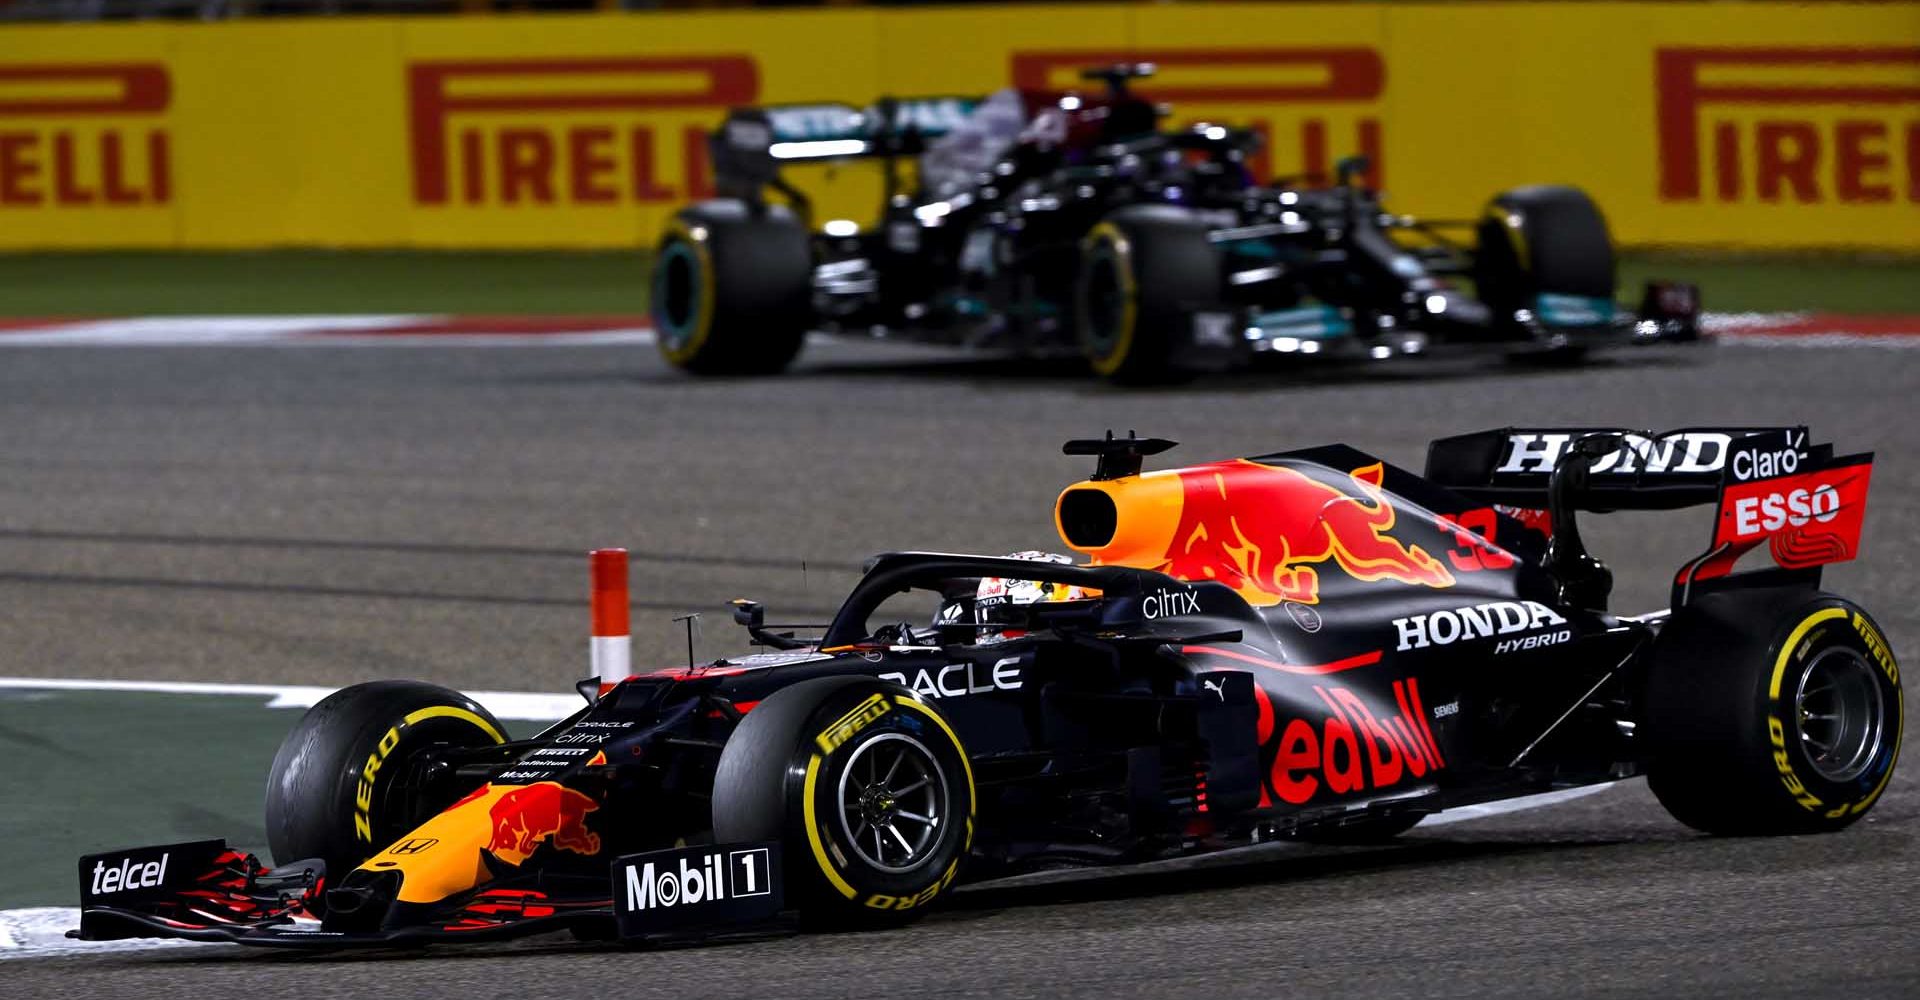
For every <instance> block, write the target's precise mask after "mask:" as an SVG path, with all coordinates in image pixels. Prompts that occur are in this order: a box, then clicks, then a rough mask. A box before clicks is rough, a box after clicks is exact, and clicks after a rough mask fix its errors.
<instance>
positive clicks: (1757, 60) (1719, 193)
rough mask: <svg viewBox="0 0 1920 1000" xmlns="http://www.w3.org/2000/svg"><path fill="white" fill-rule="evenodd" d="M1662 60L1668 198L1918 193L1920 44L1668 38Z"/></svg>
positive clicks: (1917, 198) (1659, 85) (1841, 198)
mask: <svg viewBox="0 0 1920 1000" xmlns="http://www.w3.org/2000/svg"><path fill="white" fill-rule="evenodd" d="M1654 65H1655V69H1654V75H1655V87H1656V89H1657V93H1658V114H1659V130H1660V133H1659V134H1660V197H1661V199H1662V200H1664V201H1701V200H1703V199H1704V198H1708V197H1711V198H1712V199H1713V200H1715V201H1721V202H1739V201H1746V200H1750V199H1757V200H1758V201H1761V202H1781V201H1789V200H1791V201H1793V202H1799V203H1821V202H1841V203H1874V202H1891V201H1894V200H1895V199H1896V198H1903V199H1904V200H1906V201H1908V202H1920V46H1886V47H1879V46H1874V47H1828V46H1770V47H1715V48H1662V49H1659V50H1658V51H1657V52H1656V53H1655V56H1654ZM1703 134H1704V135H1707V136H1710V138H1708V139H1707V141H1706V143H1705V148H1704V149H1703V143H1702V137H1703ZM1902 161H1904V164H1903V163H1902ZM1709 176H1710V177H1711V178H1712V181H1711V187H1709V185H1708V180H1707V178H1708V177H1709Z"/></svg>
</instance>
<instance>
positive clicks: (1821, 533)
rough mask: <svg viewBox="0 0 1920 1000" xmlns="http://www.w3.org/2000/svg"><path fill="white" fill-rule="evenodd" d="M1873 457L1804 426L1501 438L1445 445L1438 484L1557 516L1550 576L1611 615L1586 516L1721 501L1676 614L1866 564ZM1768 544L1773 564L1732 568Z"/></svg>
mask: <svg viewBox="0 0 1920 1000" xmlns="http://www.w3.org/2000/svg"><path fill="white" fill-rule="evenodd" d="M1872 472H1873V455H1872V454H1871V453H1866V454H1859V455H1846V456H1836V455H1834V453H1833V446H1832V445H1830V444H1819V445H1815V444H1810V443H1809V438H1808V434H1807V429H1806V428H1805V427H1804V426H1795V427H1738V428H1688V429H1684V430H1677V431H1668V432H1666V433H1664V434H1649V433H1644V432H1636V431H1626V430H1617V429H1611V430H1610V429H1596V428H1584V429H1553V430H1535V429H1525V428H1514V427H1508V428H1502V429H1499V430H1490V431H1480V432H1477V433H1474V434H1463V435H1460V436H1458V437H1451V438H1442V439H1440V440H1438V441H1435V442H1433V444H1432V445H1430V446H1429V447H1428V451H1427V472H1426V476H1427V478H1428V479H1429V480H1431V481H1432V482H1434V483H1436V484H1439V485H1441V486H1445V487H1449V488H1451V489H1453V490H1454V491H1455V492H1457V493H1461V494H1463V495H1465V496H1468V497H1470V498H1473V499H1477V500H1481V501H1485V502H1491V503H1497V504H1512V505H1515V506H1518V507H1522V508H1530V509H1539V508H1543V507H1544V508H1546V509H1547V510H1548V512H1549V525H1548V530H1550V531H1551V532H1552V534H1553V538H1554V543H1553V546H1552V547H1551V548H1550V549H1549V550H1548V554H1547V568H1548V569H1549V570H1550V571H1552V572H1553V573H1554V574H1555V576H1556V577H1558V578H1559V579H1560V580H1561V583H1562V590H1563V594H1564V595H1565V596H1568V597H1569V598H1570V599H1573V600H1578V601H1580V602H1581V603H1583V604H1584V605H1586V606H1594V607H1597V606H1600V605H1601V604H1603V603H1604V601H1605V595H1606V591H1607V589H1608V587H1609V586H1610V584H1611V574H1609V573H1607V572H1606V569H1605V567H1604V566H1601V565H1600V564H1599V562H1598V561H1597V560H1594V559H1593V558H1592V557H1591V556H1589V555H1588V554H1587V553H1586V551H1585V549H1584V547H1583V546H1582V545H1581V542H1580V536H1579V532H1578V529H1577V528H1576V527H1575V525H1574V517H1573V514H1574V511H1576V510H1584V511H1595V512H1605V511H1612V510H1672V509H1676V508H1680V507H1690V506H1697V505H1701V504H1707V503H1713V504H1715V505H1716V506H1717V508H1718V512H1717V516H1716V518H1715V522H1714V534H1713V540H1712V543H1711V544H1710V545H1709V546H1708V548H1707V550H1706V551H1705V552H1703V553H1701V554H1700V555H1699V556H1698V557H1696V558H1694V559H1693V560H1691V561H1689V562H1688V563H1687V564H1686V565H1685V566H1683V567H1681V569H1680V571H1679V572H1678V573H1677V574H1676V575H1675V577H1674V583H1673V606H1674V607H1680V606H1681V605H1684V604H1686V603H1687V601H1688V600H1690V599H1692V598H1695V597H1698V596H1699V595H1701V594H1702V593H1705V592H1708V591H1710V590H1717V589H1724V588H1726V587H1729V586H1738V585H1741V584H1745V583H1771V582H1794V583H1800V584H1805V585H1817V584H1818V582H1819V579H1820V567H1822V566H1824V565H1826V564H1828V563H1835V562H1844V561H1847V560H1850V559H1852V558H1854V556H1855V555H1856V554H1857V553H1858V552H1859V548H1860V532H1861V527H1862V522H1863V520H1864V518H1865V514H1866V504H1867V487H1868V484H1869V481H1870V479H1871V476H1872ZM1762 545H1765V546H1766V548H1767V551H1768V553H1769V554H1770V555H1771V556H1772V561H1773V563H1774V567H1773V568H1771V569H1763V570H1758V571H1755V572H1752V573H1745V574H1741V575H1740V577H1739V578H1736V577H1735V575H1734V573H1733V568H1734V564H1735V563H1737V562H1738V561H1739V560H1740V558H1741V557H1742V556H1744V555H1745V554H1747V553H1748V552H1751V551H1753V550H1754V549H1757V548H1759V547H1761V546H1762Z"/></svg>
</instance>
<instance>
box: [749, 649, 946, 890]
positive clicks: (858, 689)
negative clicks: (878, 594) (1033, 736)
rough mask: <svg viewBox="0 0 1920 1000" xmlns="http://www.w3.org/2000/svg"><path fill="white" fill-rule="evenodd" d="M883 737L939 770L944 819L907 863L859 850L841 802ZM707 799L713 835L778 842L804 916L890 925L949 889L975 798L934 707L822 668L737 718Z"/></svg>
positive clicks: (897, 689)
mask: <svg viewBox="0 0 1920 1000" xmlns="http://www.w3.org/2000/svg"><path fill="white" fill-rule="evenodd" d="M883 745H897V746H911V747H914V748H919V749H924V750H925V751H926V753H927V755H928V756H929V758H930V759H931V761H932V763H933V764H934V766H935V767H936V768H937V770H938V777H937V780H936V782H935V786H936V787H938V788H939V789H940V790H941V791H940V792H939V794H938V799H937V806H938V809H939V810H940V813H941V815H940V823H939V825H938V827H937V828H936V831H935V832H934V833H933V834H932V835H931V836H930V838H929V839H928V841H927V844H926V846H925V848H924V849H923V850H922V851H921V852H920V854H919V855H917V857H919V858H923V859H924V860H919V861H917V862H916V863H913V864H912V865H911V866H910V867H907V868H906V870H894V871H890V870H883V869H882V868H881V867H878V866H876V865H874V864H872V863H870V860H869V856H870V855H871V854H872V853H873V852H872V851H871V850H868V851H865V852H863V851H861V850H856V849H855V848H854V845H853V844H852V843H851V842H850V836H851V831H850V830H849V829H848V821H847V820H846V819H845V813H844V812H843V810H842V809H841V805H840V801H841V796H842V794H843V792H844V791H845V789H847V788H849V787H852V786H851V785H849V784H843V782H842V779H843V778H845V777H848V768H849V766H850V765H858V764H859V763H860V762H862V761H864V760H866V759H867V756H868V754H870V753H871V752H872V751H873V750H874V748H876V747H878V746H883ZM919 749H915V750H914V751H913V752H914V753H916V754H917V753H918V752H919ZM713 807H714V839H715V840H716V841H717V842H720V843H734V842H750V841H754V840H779V841H781V842H782V843H783V845H784V847H785V850H786V858H787V860H786V862H785V864H786V872H787V891H788V894H789V895H788V898H789V899H790V900H791V901H793V902H794V903H795V905H797V906H798V908H799V910H800V915H801V919H802V920H803V921H804V922H805V923H807V924H809V925H812V926H848V925H854V926H891V925H899V924H904V923H907V922H909V921H911V920H913V919H915V918H917V917H919V916H920V915H921V914H923V913H925V912H926V911H927V910H928V909H929V908H930V907H931V906H932V904H934V903H935V902H936V901H938V900H939V899H941V898H943V897H944V896H945V894H946V893H947V892H948V891H950V890H951V888H952V887H953V885H954V883H955V880H956V878H957V877H958V875H959V872H960V868H961V865H962V864H963V862H964V861H965V859H966V855H967V852H968V851H969V850H970V849H971V847H972V843H973V835H974V815H975V809H976V801H975V789H974V784H973V774H972V770H971V766H970V764H969V763H968V760H967V756H966V751H965V749H964V748H963V747H962V746H961V744H960V741H959V737H958V735H957V734H956V733H955V732H954V730H953V728H952V726H951V725H950V724H949V723H948V722H947V720H946V719H945V718H944V717H943V716H942V715H941V714H940V712H939V710H938V709H937V708H935V707H934V706H933V705H931V704H929V703H927V702H925V701H923V700H921V699H920V698H919V697H918V696H917V695H915V694H913V693H912V692H911V691H909V690H908V689H907V688H905V687H903V686H901V685H898V684H893V683H889V682H885V681H878V680H875V679H873V678H869V677H828V678H819V679H816V680H811V681H804V682H802V683H799V684H796V685H794V686H792V687H789V688H784V689H782V690H780V691H779V692H776V693H775V694H774V695H772V696H771V697H769V698H767V699H766V700H765V701H763V702H761V703H760V704H759V705H758V706H757V707H755V708H754V710H753V711H752V712H751V713H750V714H749V715H748V716H747V718H746V719H744V720H742V722H741V725H740V727H739V728H738V729H737V730H735V732H734V734H733V736H732V737H731V738H730V739H729V740H728V742H727V746H726V749H725V750H724V751H723V752H722V754H721V760H720V765H719V768H718V770H717V772H716V775H715V780H714V795H713ZM870 846H871V845H869V847H870ZM895 860H896V861H897V860H898V859H895Z"/></svg>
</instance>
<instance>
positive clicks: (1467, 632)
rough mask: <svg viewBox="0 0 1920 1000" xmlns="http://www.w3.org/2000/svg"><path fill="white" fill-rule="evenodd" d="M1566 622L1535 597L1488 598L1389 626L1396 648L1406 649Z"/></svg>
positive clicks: (1409, 617) (1405, 619)
mask: <svg viewBox="0 0 1920 1000" xmlns="http://www.w3.org/2000/svg"><path fill="white" fill-rule="evenodd" d="M1566 623H1567V620H1566V619H1565V618H1562V617H1560V615H1559V613H1558V612H1556V611H1554V610H1553V609H1552V608H1549V607H1547V606H1546V605H1544V604H1541V603H1540V602H1538V601H1489V602H1487V603H1485V604H1476V605H1474V606H1472V607H1470V608H1455V609H1453V610H1451V611H1434V612H1431V613H1429V614H1424V615H1410V616H1408V617H1406V618H1395V619H1394V620H1393V627H1394V628H1396V629H1398V630H1399V631H1400V645H1399V647H1398V648H1400V649H1402V650H1408V649H1424V648H1425V647H1427V646H1447V645H1451V644H1453V643H1455V642H1458V641H1460V640H1462V639H1485V638H1491V637H1493V636H1495V635H1508V634H1510V633H1513V632H1526V631H1531V630H1533V629H1538V628H1542V627H1544V626H1547V625H1565V624H1566ZM1507 648H1508V647H1507V645H1506V644H1505V643H1502V644H1501V649H1500V651H1501V652H1506V651H1507ZM1512 648H1521V647H1519V646H1514V647H1512Z"/></svg>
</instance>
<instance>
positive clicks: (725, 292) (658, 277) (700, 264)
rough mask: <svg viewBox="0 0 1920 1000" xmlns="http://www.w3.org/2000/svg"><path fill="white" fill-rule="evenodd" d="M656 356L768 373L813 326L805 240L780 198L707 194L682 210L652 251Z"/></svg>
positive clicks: (780, 366)
mask: <svg viewBox="0 0 1920 1000" xmlns="http://www.w3.org/2000/svg"><path fill="white" fill-rule="evenodd" d="M651 311H652V316H653V328H654V338H655V343H656V344H657V346H658V347H659V349H660V355H661V357H664V358H666V359H667V361H668V363H670V364H672V365H673V366H674V367H676V368H680V369H683V370H686V371H690V372H696V373H699V374H703V375H753V374H760V375H766V374H773V373H776V372H779V371H783V370H785V369H786V367H787V366H788V365H789V364H791V363H792V362H793V359H794V356H795V355H797V354H799V353H800V345H801V343H802V342H803V341H804V340H805V338H806V335H807V330H808V329H809V328H810V327H811V326H812V325H813V245H812V241H811V239H810V238H809V236H808V235H807V230H806V227H805V226H803V225H801V223H800V220H799V219H797V218H795V217H794V215H793V213H792V212H791V211H789V210H788V209H787V208H786V207H785V206H781V205H767V206H764V207H762V208H758V209H756V208H752V207H750V206H748V205H747V204H746V203H745V202H741V201H735V200H726V199H722V200H716V201H707V202H701V203H700V204H697V205H692V206H689V207H688V208H685V209H682V210H681V211H680V213H679V214H678V215H676V216H675V217H674V219H673V221H672V222H670V223H668V224H667V229H666V232H665V233H664V234H663V235H662V236H661V239H660V246H659V248H658V250H657V252H656V253H655V254H654V261H653V276H652V299H651Z"/></svg>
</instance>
